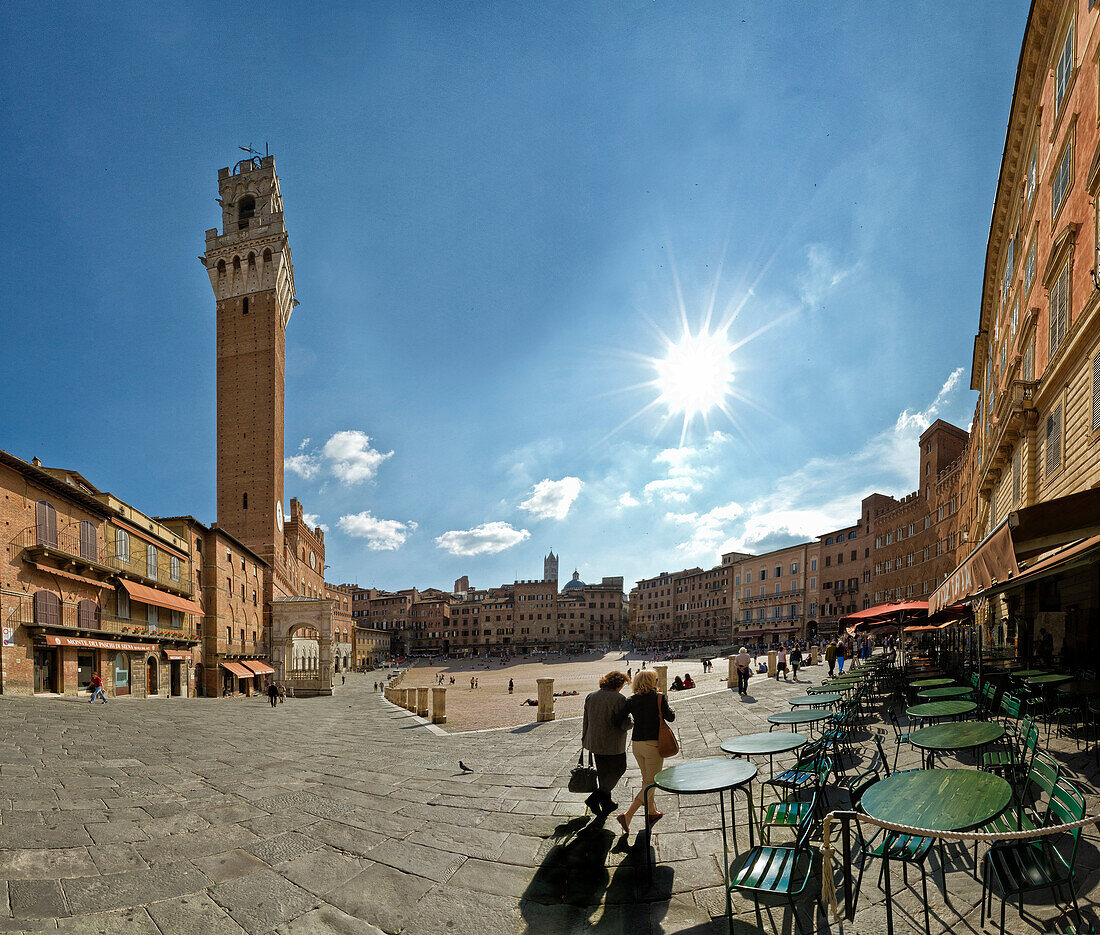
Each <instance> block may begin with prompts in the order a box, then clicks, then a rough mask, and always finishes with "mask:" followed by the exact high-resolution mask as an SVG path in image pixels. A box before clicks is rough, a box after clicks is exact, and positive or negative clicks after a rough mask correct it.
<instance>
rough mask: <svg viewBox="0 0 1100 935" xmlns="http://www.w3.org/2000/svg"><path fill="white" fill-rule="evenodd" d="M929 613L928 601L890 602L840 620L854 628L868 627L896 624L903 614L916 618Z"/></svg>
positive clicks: (858, 611) (859, 611)
mask: <svg viewBox="0 0 1100 935" xmlns="http://www.w3.org/2000/svg"><path fill="white" fill-rule="evenodd" d="M927 612H928V602H927V601H890V602H889V603H886V604H878V605H876V606H875V607H868V608H866V609H864V610H857V611H856V612H855V613H854V614H848V615H847V616H846V617H841V618H840V623H841V624H849V625H851V626H852V627H856V626H860V625H862V626H867V625H869V624H873V623H880V622H881V623H895V622H896V621H897V620H898V619H899V617H901V615H902V614H905V615H907V616H916V615H917V614H925V613H927Z"/></svg>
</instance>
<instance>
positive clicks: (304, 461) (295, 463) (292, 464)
mask: <svg viewBox="0 0 1100 935" xmlns="http://www.w3.org/2000/svg"><path fill="white" fill-rule="evenodd" d="M283 470H285V471H293V472H294V473H295V474H297V475H298V476H299V477H301V478H303V479H305V480H309V479H310V478H312V477H316V476H317V472H318V471H320V470H321V462H320V461H319V460H318V459H317V458H316V457H314V456H313V455H310V454H300V455H291V456H290V457H289V458H283Z"/></svg>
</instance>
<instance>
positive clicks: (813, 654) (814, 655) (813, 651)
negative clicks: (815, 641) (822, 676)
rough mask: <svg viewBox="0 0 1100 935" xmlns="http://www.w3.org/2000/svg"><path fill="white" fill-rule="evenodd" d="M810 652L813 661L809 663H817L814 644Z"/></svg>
mask: <svg viewBox="0 0 1100 935" xmlns="http://www.w3.org/2000/svg"><path fill="white" fill-rule="evenodd" d="M810 652H811V655H812V657H813V661H812V662H811V663H810V665H815V666H816V665H817V664H818V658H817V647H816V646H814V647H813V649H811V650H810Z"/></svg>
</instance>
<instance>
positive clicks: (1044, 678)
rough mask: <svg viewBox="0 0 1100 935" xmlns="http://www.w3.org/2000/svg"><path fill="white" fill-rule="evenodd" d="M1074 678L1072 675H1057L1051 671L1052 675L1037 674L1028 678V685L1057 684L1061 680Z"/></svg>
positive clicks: (1065, 680) (1066, 680) (1067, 680)
mask: <svg viewBox="0 0 1100 935" xmlns="http://www.w3.org/2000/svg"><path fill="white" fill-rule="evenodd" d="M1072 680H1073V676H1072V675H1057V674H1055V673H1051V674H1050V675H1035V676H1032V677H1031V678H1029V679H1028V680H1027V684H1028V685H1057V684H1058V683H1059V682H1069V681H1072Z"/></svg>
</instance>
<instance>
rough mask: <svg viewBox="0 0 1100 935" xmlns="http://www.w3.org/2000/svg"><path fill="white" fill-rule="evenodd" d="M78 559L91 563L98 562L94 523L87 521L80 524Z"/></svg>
mask: <svg viewBox="0 0 1100 935" xmlns="http://www.w3.org/2000/svg"><path fill="white" fill-rule="evenodd" d="M80 557H81V558H86V559H88V560H89V561H91V562H97V561H99V549H98V547H97V546H96V541H95V523H92V522H89V521H88V520H83V521H82V522H81V523H80Z"/></svg>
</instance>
